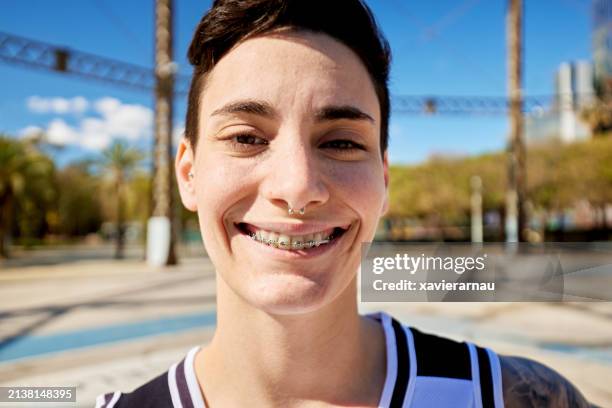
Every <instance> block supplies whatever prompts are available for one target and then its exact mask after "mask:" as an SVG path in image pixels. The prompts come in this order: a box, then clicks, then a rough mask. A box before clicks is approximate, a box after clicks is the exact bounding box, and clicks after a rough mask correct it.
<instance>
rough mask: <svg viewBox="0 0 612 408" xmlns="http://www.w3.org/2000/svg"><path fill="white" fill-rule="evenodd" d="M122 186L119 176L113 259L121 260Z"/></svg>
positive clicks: (120, 176) (119, 176)
mask: <svg viewBox="0 0 612 408" xmlns="http://www.w3.org/2000/svg"><path fill="white" fill-rule="evenodd" d="M122 184H123V176H122V175H121V174H119V175H118V176H117V186H116V188H117V242H116V243H117V246H116V247H115V258H116V259H122V258H123V249H124V242H123V237H124V229H125V226H124V225H123V224H124V221H123V200H122V197H121V186H122Z"/></svg>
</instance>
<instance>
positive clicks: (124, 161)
mask: <svg viewBox="0 0 612 408" xmlns="http://www.w3.org/2000/svg"><path fill="white" fill-rule="evenodd" d="M142 159H143V155H142V153H141V152H140V151H138V150H136V149H132V148H130V147H128V146H127V144H126V143H125V142H122V141H115V142H114V143H113V144H112V145H111V146H110V147H109V148H108V149H106V150H105V151H104V152H103V153H102V160H101V164H102V166H103V168H104V169H105V170H106V171H107V172H108V175H109V176H110V178H111V180H112V184H113V186H114V193H115V200H116V213H115V214H116V225H117V228H116V231H117V233H116V244H117V245H116V249H115V258H123V249H124V234H125V220H126V217H125V208H124V200H125V199H124V189H125V186H126V184H127V182H128V181H129V180H130V179H131V178H132V174H133V172H134V170H135V169H136V166H137V165H138V164H139V163H140V161H141V160H142Z"/></svg>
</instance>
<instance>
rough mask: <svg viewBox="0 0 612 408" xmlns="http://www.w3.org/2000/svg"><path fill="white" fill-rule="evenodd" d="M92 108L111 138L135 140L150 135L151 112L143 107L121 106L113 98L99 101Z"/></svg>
mask: <svg viewBox="0 0 612 408" xmlns="http://www.w3.org/2000/svg"><path fill="white" fill-rule="evenodd" d="M94 106H95V109H96V111H97V112H98V113H100V115H101V116H102V119H103V120H104V127H105V132H106V133H108V134H109V135H111V136H112V137H125V138H127V139H130V140H136V139H138V138H140V137H142V136H145V135H147V134H150V133H151V128H152V124H153V111H152V110H151V109H149V108H147V107H145V106H142V105H129V104H122V103H121V102H120V101H119V100H118V99H115V98H102V99H99V100H98V101H97V102H96V103H95V105H94Z"/></svg>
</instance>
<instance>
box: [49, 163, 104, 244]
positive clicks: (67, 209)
mask: <svg viewBox="0 0 612 408" xmlns="http://www.w3.org/2000/svg"><path fill="white" fill-rule="evenodd" d="M56 183H57V187H58V199H57V203H56V205H57V207H56V212H55V213H54V215H55V216H54V217H52V219H53V220H54V221H55V223H53V224H52V225H51V227H52V231H53V232H55V233H57V234H59V235H63V236H68V237H77V236H83V235H86V234H89V233H94V232H97V231H98V230H99V229H100V225H101V224H102V208H101V204H100V202H101V198H102V197H101V196H102V195H101V191H100V181H99V180H98V178H97V177H95V176H93V175H92V173H91V171H90V163H88V162H80V163H75V164H72V165H69V166H67V167H65V168H63V169H61V170H59V171H58V172H57V182H56Z"/></svg>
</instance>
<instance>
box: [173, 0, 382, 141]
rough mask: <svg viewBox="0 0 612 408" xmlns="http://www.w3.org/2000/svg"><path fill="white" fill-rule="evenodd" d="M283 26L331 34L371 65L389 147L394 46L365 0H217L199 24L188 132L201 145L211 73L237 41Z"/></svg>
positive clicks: (190, 54)
mask: <svg viewBox="0 0 612 408" xmlns="http://www.w3.org/2000/svg"><path fill="white" fill-rule="evenodd" d="M281 28H293V29H297V30H300V29H305V30H309V31H313V32H319V33H323V34H327V35H329V36H330V37H332V38H334V39H336V40H338V41H340V42H341V43H343V44H344V45H346V46H347V47H348V48H350V49H351V50H352V51H353V52H354V53H355V54H357V56H358V57H359V59H360V60H361V62H362V63H363V64H364V65H365V67H366V69H367V71H368V73H369V75H370V78H371V79H372V82H373V84H374V89H375V91H376V95H377V97H378V102H379V104H380V113H381V126H380V147H381V151H382V153H384V152H385V151H386V150H387V145H388V139H389V136H388V129H389V110H390V101H389V88H388V85H387V82H388V79H389V66H390V63H391V48H390V47H389V43H388V42H387V40H386V39H385V37H384V36H383V34H382V32H381V31H380V29H379V28H378V25H377V24H376V21H375V19H374V16H373V15H372V12H371V11H370V9H369V8H368V6H367V5H366V4H365V3H364V2H363V1H362V0H215V1H214V3H213V6H212V8H211V9H210V10H209V11H208V12H207V13H206V14H205V15H204V17H202V20H200V23H199V24H198V26H197V28H196V31H195V34H194V36H193V39H192V41H191V45H190V46H189V52H188V57H189V62H190V63H191V64H192V65H193V66H194V70H193V77H192V79H191V85H190V88H189V98H188V101H187V118H186V121H185V122H186V124H185V136H186V138H187V140H188V141H189V142H190V144H191V146H192V147H193V148H194V149H195V147H196V144H197V139H198V118H199V109H200V97H201V92H202V90H203V85H204V81H205V79H206V74H208V73H209V72H210V71H211V70H212V69H213V68H214V66H215V64H216V63H217V62H218V61H219V60H220V59H221V57H223V55H225V54H226V53H227V52H228V51H229V50H231V49H232V47H234V46H235V45H236V44H237V43H239V42H240V41H243V40H245V39H247V38H251V37H254V36H257V35H259V34H263V33H266V32H271V31H274V30H277V29H281Z"/></svg>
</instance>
